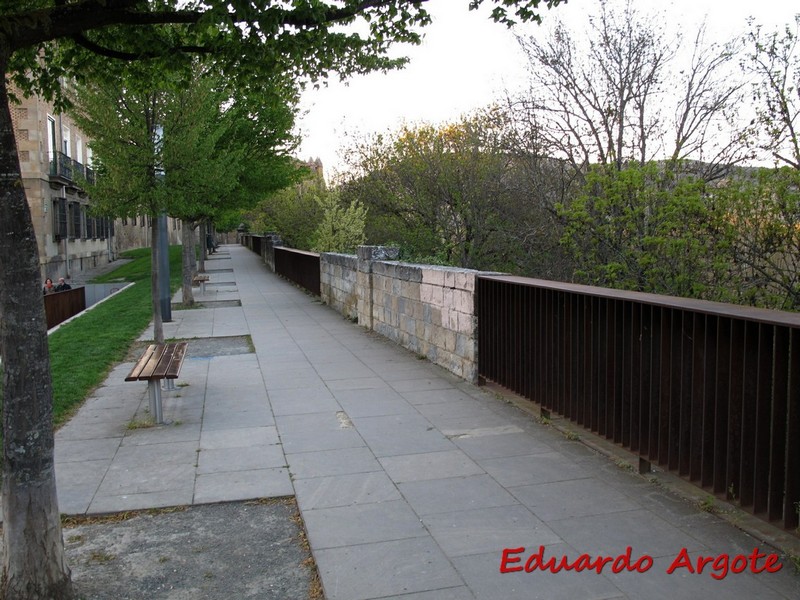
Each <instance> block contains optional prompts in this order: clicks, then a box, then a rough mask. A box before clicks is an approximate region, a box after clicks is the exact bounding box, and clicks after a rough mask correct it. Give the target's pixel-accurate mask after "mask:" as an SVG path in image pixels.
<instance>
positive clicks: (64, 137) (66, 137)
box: [61, 127, 72, 158]
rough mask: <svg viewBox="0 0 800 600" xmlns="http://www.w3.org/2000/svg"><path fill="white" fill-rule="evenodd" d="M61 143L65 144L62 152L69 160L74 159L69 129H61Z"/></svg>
mask: <svg viewBox="0 0 800 600" xmlns="http://www.w3.org/2000/svg"><path fill="white" fill-rule="evenodd" d="M61 142H62V144H63V149H62V152H64V154H66V155H67V158H71V157H72V148H71V144H70V134H69V127H62V128H61Z"/></svg>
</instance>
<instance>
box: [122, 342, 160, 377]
mask: <svg viewBox="0 0 800 600" xmlns="http://www.w3.org/2000/svg"><path fill="white" fill-rule="evenodd" d="M157 348H158V346H157V345H156V344H150V345H149V346H148V347H147V349H146V350H145V351H144V353H143V354H142V356H141V358H140V359H139V361H138V362H137V363H136V364H135V365H134V367H133V369H131V372H130V373H128V376H127V377H126V378H125V381H137V380H138V379H139V378H140V375H141V373H142V371H144V370H145V367H146V366H147V364H148V363H149V362H150V359H151V358H152V357H153V354H154V353H155V352H156V349H157Z"/></svg>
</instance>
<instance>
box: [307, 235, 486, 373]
mask: <svg viewBox="0 0 800 600" xmlns="http://www.w3.org/2000/svg"><path fill="white" fill-rule="evenodd" d="M396 257H397V251H396V249H387V248H383V247H380V246H361V247H360V248H359V249H358V256H350V255H342V254H329V253H326V254H322V255H321V257H320V271H321V283H322V285H321V288H322V291H321V296H322V300H323V301H324V302H326V303H327V304H328V305H330V306H331V307H332V308H335V309H336V310H337V311H338V312H340V313H341V314H342V315H344V316H345V317H347V318H349V319H353V320H356V319H357V320H358V323H359V324H360V325H362V326H364V327H366V328H367V329H371V330H374V331H376V332H377V333H380V334H381V335H383V336H385V337H387V338H389V339H390V340H392V341H394V342H396V343H398V344H400V345H401V346H403V347H405V348H407V349H409V350H411V351H412V352H415V353H416V354H419V355H420V356H425V357H426V358H427V359H428V360H430V361H431V362H433V363H436V364H438V365H440V366H442V367H444V368H445V369H447V370H449V371H451V372H452V373H454V374H456V375H458V376H459V377H463V378H464V379H466V380H468V381H472V382H474V381H476V379H477V372H478V368H477V352H476V350H477V340H476V323H475V317H474V315H475V312H474V292H475V277H476V276H477V275H478V274H479V272H478V271H472V270H468V269H457V268H450V267H436V266H430V265H414V264H406V263H401V262H398V261H396V260H391V259H393V258H396Z"/></svg>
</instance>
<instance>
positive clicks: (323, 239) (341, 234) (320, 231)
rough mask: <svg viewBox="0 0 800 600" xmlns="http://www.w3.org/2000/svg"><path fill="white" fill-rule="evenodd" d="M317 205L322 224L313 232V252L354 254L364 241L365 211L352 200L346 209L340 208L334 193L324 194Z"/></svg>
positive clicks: (359, 204) (357, 202)
mask: <svg viewBox="0 0 800 600" xmlns="http://www.w3.org/2000/svg"><path fill="white" fill-rule="evenodd" d="M319 204H320V207H321V208H322V222H321V223H320V224H319V226H318V227H317V230H316V231H315V232H314V247H313V250H314V251H315V252H344V253H348V252H349V253H351V254H354V253H355V251H356V248H358V246H360V245H361V244H363V243H364V241H365V240H366V237H365V236H364V227H365V226H366V223H367V209H366V208H364V206H363V205H362V204H361V203H360V202H359V201H358V200H353V201H352V202H351V203H350V205H349V206H347V207H345V206H342V204H341V203H340V200H339V195H338V194H337V193H336V192H327V193H324V194H323V195H322V196H321V198H319Z"/></svg>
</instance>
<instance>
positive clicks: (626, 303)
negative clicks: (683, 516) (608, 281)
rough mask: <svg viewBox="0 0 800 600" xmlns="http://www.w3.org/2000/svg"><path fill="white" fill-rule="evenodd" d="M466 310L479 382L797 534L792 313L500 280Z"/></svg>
mask: <svg viewBox="0 0 800 600" xmlns="http://www.w3.org/2000/svg"><path fill="white" fill-rule="evenodd" d="M476 305H477V306H476V314H477V318H478V331H479V335H478V338H479V339H478V369H479V375H480V377H481V378H484V379H486V380H491V381H494V382H496V383H498V384H500V385H502V386H504V387H506V388H508V389H510V390H512V391H514V392H516V393H518V394H520V395H522V396H524V397H525V398H528V399H531V400H534V401H535V402H537V403H539V404H540V405H541V406H542V407H543V408H545V409H547V410H552V411H554V412H557V413H560V414H561V415H563V416H564V417H566V418H568V419H570V420H572V421H574V422H575V423H577V424H579V425H582V426H584V427H586V428H588V429H590V430H592V431H594V432H596V433H598V434H599V435H601V436H604V437H606V438H607V439H609V440H613V441H614V442H616V443H618V444H620V445H621V446H623V447H625V448H628V449H629V450H631V451H633V452H636V453H638V454H639V456H640V457H642V458H644V459H646V460H648V461H651V462H653V463H657V464H659V465H662V466H663V467H665V468H667V469H669V470H670V471H673V472H676V473H677V474H679V475H680V476H682V477H684V478H686V479H688V480H690V481H692V482H694V483H696V484H697V485H699V486H701V487H703V488H705V489H706V490H708V491H710V492H712V493H714V494H717V495H720V496H722V495H724V496H725V497H727V498H728V499H729V500H732V501H735V502H737V503H738V504H740V505H741V506H742V507H743V508H745V509H747V510H749V511H750V512H752V513H753V514H755V515H757V516H759V517H761V518H764V519H766V520H768V521H774V522H780V523H781V525H782V526H783V527H785V528H786V529H789V530H795V528H797V526H798V512H799V511H800V314H795V313H785V312H778V311H767V310H760V309H752V308H747V307H740V306H733V305H725V304H719V303H712V302H704V301H697V300H688V299H681V298H671V297H666V296H656V295H651V294H638V293H633V292H622V291H617V290H609V289H602V288H593V287H588V286H579V285H571V284H564V283H556V282H550V281H542V280H534V279H526V278H520V277H502V276H482V277H480V278H479V279H478V282H477V289H476Z"/></svg>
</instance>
